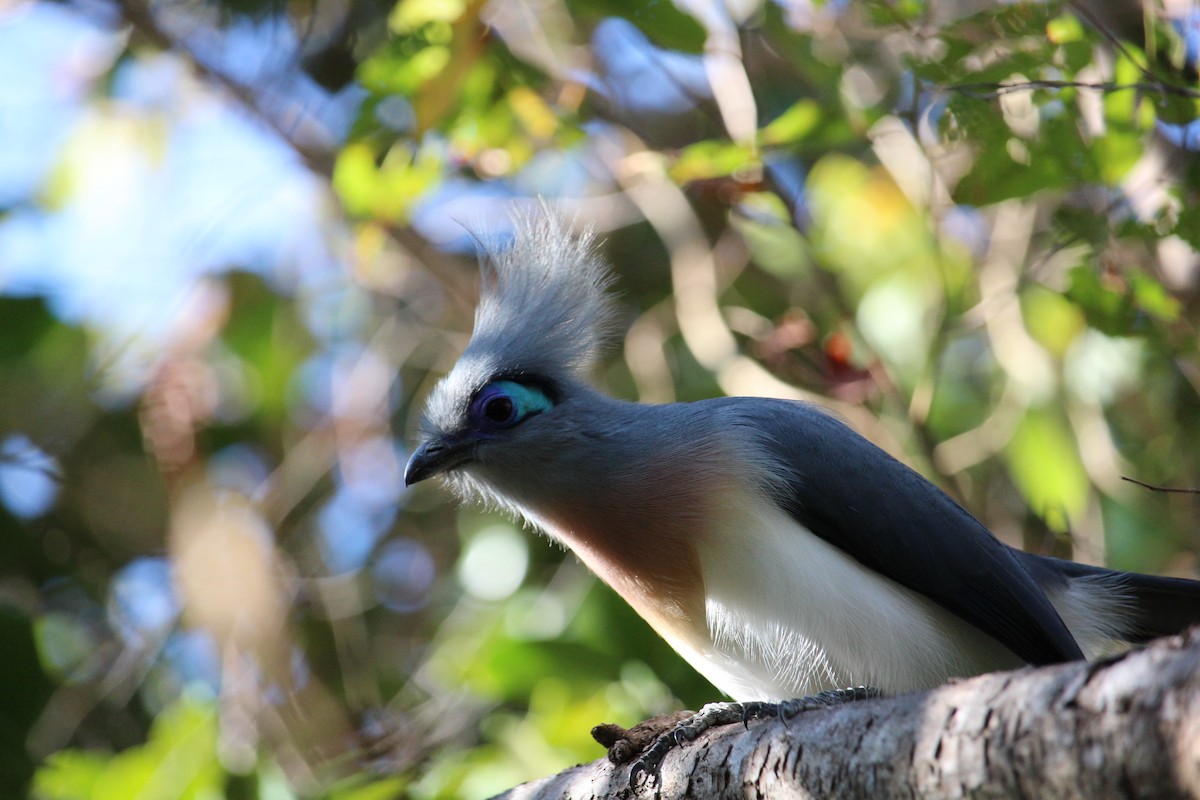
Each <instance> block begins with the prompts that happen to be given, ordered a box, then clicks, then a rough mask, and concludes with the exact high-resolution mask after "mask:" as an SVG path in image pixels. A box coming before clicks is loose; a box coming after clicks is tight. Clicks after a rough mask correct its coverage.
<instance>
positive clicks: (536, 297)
mask: <svg viewBox="0 0 1200 800" xmlns="http://www.w3.org/2000/svg"><path fill="white" fill-rule="evenodd" d="M513 231H514V235H513V240H512V243H511V245H510V246H509V247H507V248H505V249H503V250H500V251H499V252H488V253H486V254H485V255H484V258H483V261H482V272H483V282H482V286H481V290H480V300H479V307H478V309H477V310H476V312H475V331H474V333H473V334H472V336H471V344H470V345H469V346H468V347H467V350H466V352H465V353H463V360H466V361H469V360H473V359H482V360H484V361H487V362H493V363H494V370H493V371H495V372H512V373H517V374H519V373H522V372H529V373H535V374H540V375H546V376H552V377H553V376H561V377H571V378H582V377H584V376H585V374H586V373H587V371H588V370H590V369H591V368H592V367H593V366H594V365H595V363H596V361H597V360H598V359H599V357H600V356H601V354H602V353H603V351H604V349H605V347H606V346H607V345H608V344H609V342H610V340H611V339H612V337H613V335H614V334H615V333H616V332H617V323H618V320H617V316H618V315H617V311H616V305H615V303H614V301H613V298H612V296H611V295H610V294H609V292H608V288H609V286H610V285H611V283H612V276H611V274H610V272H609V270H608V267H607V266H606V265H605V263H604V261H603V259H601V257H600V255H599V254H598V253H597V252H596V241H595V235H594V234H593V233H592V231H591V230H588V231H585V232H584V233H582V234H580V235H574V234H572V233H571V231H570V230H568V226H567V225H566V224H565V223H564V221H563V220H562V219H561V218H560V217H558V216H556V215H555V214H554V213H553V212H552V211H550V209H548V208H546V207H545V206H542V207H541V208H540V209H539V210H538V211H528V212H524V213H518V214H516V215H514V218H513Z"/></svg>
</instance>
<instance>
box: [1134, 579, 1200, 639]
mask: <svg viewBox="0 0 1200 800" xmlns="http://www.w3.org/2000/svg"><path fill="white" fill-rule="evenodd" d="M1118 574H1120V575H1121V576H1122V577H1123V579H1124V582H1125V585H1126V586H1128V587H1129V588H1130V589H1131V590H1132V594H1133V602H1134V611H1133V616H1132V618H1131V622H1132V630H1131V631H1130V640H1131V641H1133V642H1135V643H1141V642H1144V641H1147V640H1148V639H1156V638H1158V637H1159V636H1171V635H1173V634H1176V633H1179V632H1180V631H1182V630H1184V629H1185V628H1188V627H1190V626H1192V625H1195V624H1197V623H1200V581H1189V580H1186V579H1184V578H1159V577H1156V576H1154V575H1140V574H1138V573H1136V572H1126V573H1118Z"/></svg>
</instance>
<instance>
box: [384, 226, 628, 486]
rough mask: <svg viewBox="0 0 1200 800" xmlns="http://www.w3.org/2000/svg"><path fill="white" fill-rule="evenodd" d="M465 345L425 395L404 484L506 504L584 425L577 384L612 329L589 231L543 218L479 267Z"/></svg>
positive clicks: (583, 389)
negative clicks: (420, 431)
mask: <svg viewBox="0 0 1200 800" xmlns="http://www.w3.org/2000/svg"><path fill="white" fill-rule="evenodd" d="M482 272H483V282H482V290H481V296H480V302H479V308H478V310H477V311H476V314H475V330H474V332H473V334H472V336H471V342H470V344H469V345H468V346H467V349H466V350H465V351H464V352H463V354H462V356H461V357H460V358H459V360H458V362H457V363H456V364H455V365H454V368H453V369H452V370H451V371H450V373H449V374H448V375H446V377H445V378H443V379H442V380H441V381H440V382H439V383H438V385H437V386H436V387H435V388H434V390H433V392H432V393H431V394H430V396H429V399H428V401H427V404H426V408H425V414H424V435H423V441H422V443H421V445H420V446H419V447H418V448H417V449H416V450H415V451H414V452H413V454H412V456H411V458H410V459H409V462H408V466H407V468H406V470H405V475H404V479H405V482H406V483H407V484H410V485H411V484H413V483H416V482H418V481H422V480H425V479H427V478H431V477H434V476H437V475H442V476H445V477H446V478H448V479H449V481H450V483H451V484H452V486H454V488H455V489H456V490H458V491H459V492H460V493H462V494H475V493H482V494H483V495H485V496H488V497H490V498H492V499H498V500H500V501H501V502H508V498H506V497H505V496H504V495H505V491H504V490H503V488H502V486H503V485H505V484H507V483H508V482H509V480H510V479H513V478H514V476H536V475H537V474H538V473H539V471H541V472H544V471H545V469H546V468H547V465H548V464H553V463H554V460H555V456H556V454H560V453H561V452H562V451H563V450H564V444H565V442H564V437H569V436H573V435H578V434H579V432H580V430H581V427H586V417H587V407H588V404H589V402H595V401H596V400H597V399H598V395H597V394H596V393H595V392H594V390H592V389H590V388H589V387H588V386H587V385H586V384H585V383H584V377H585V375H586V373H587V372H588V371H589V370H590V369H591V368H592V367H593V366H594V365H595V362H596V360H597V359H598V358H599V356H600V354H601V352H602V351H603V349H604V346H605V345H606V344H607V342H608V341H609V339H610V338H611V335H612V333H613V332H614V330H615V322H616V314H615V313H614V305H613V302H612V298H611V296H610V295H609V294H608V293H607V291H606V290H607V287H608V284H609V282H610V276H609V273H608V270H607V268H606V267H605V265H604V263H603V262H602V261H601V259H600V258H599V256H598V255H597V253H596V251H595V246H594V240H593V237H592V236H591V234H590V233H585V234H583V235H579V236H574V235H572V234H571V233H570V232H569V231H568V230H567V227H566V225H565V224H564V223H563V221H562V220H560V219H559V218H558V217H556V216H554V215H553V214H552V213H549V212H548V211H547V210H546V209H544V208H543V209H542V210H541V213H529V214H525V215H521V216H517V217H516V218H515V219H514V237H513V240H512V243H511V244H510V246H508V247H507V248H505V249H504V250H502V251H500V252H489V253H486V254H485V255H484V257H483V260H482Z"/></svg>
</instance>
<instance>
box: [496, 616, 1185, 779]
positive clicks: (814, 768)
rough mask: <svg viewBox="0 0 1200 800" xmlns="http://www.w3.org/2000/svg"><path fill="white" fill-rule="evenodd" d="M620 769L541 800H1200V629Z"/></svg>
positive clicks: (572, 772)
mask: <svg viewBox="0 0 1200 800" xmlns="http://www.w3.org/2000/svg"><path fill="white" fill-rule="evenodd" d="M628 775H629V767H628V765H626V766H621V767H616V766H614V765H612V764H610V763H609V762H608V761H607V760H606V759H600V760H598V761H595V762H593V763H591V764H585V765H581V766H578V767H575V768H573V769H569V770H567V771H565V772H562V773H560V774H558V775H555V776H553V777H549V778H545V779H543V780H540V781H535V782H533V783H528V784H524V785H522V786H518V787H516V788H514V789H512V790H510V791H508V792H506V793H504V794H503V795H500V797H501V798H506V800H529V799H530V798H570V799H575V798H579V799H580V800H582V799H583V798H601V797H605V798H609V797H622V798H632V797H655V798H684V797H687V798H746V797H770V798H821V799H822V800H825V799H826V798H873V799H874V798H881V799H886V798H914V797H920V798H930V799H931V800H936V798H963V797H971V798H1012V797H1020V798H1064V799H1067V798H1089V799H1091V798H1151V797H1153V798H1176V797H1180V798H1200V629H1197V630H1194V631H1192V632H1191V633H1189V634H1188V635H1185V636H1183V637H1172V638H1168V639H1163V640H1160V641H1158V642H1155V643H1154V644H1153V645H1152V646H1150V647H1148V648H1146V649H1143V650H1138V651H1134V652H1132V653H1128V654H1125V655H1123V656H1121V657H1118V658H1115V659H1111V660H1108V661H1101V662H1093V663H1082V662H1080V663H1073V664H1064V665H1058V666H1053V667H1043V668H1040V669H1033V668H1028V669H1024V670H1019V671H1017V672H1006V673H996V674H992V675H984V676H981V677H978V678H972V679H970V680H963V681H959V682H956V683H952V684H949V685H947V686H943V687H940V688H938V689H935V690H933V691H929V692H923V693H918V694H911V695H905V696H901V697H894V698H883V699H880V700H870V701H863V702H859V703H852V704H848V705H844V706H840V707H837V708H831V709H828V710H823V711H810V712H806V713H804V714H801V715H800V716H798V717H796V718H795V719H793V720H791V721H790V722H787V723H783V722H780V721H778V720H763V721H754V722H751V723H749V725H748V727H743V726H740V725H731V726H726V727H724V728H720V729H716V730H712V731H709V732H707V733H705V734H704V735H702V736H701V737H700V738H699V739H697V740H696V741H695V742H692V743H691V744H689V745H687V746H685V747H683V748H679V749H676V750H674V751H672V752H671V753H670V754H669V755H668V756H667V758H666V759H665V760H664V762H663V768H662V774H661V778H660V780H659V781H658V782H657V783H653V784H648V785H644V786H642V787H641V788H640V789H639V790H638V791H637V792H636V793H631V792H630V791H629V789H628V781H629V778H628Z"/></svg>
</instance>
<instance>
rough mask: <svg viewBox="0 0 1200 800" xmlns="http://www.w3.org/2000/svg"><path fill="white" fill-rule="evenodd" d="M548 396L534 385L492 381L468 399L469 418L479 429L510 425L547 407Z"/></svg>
mask: <svg viewBox="0 0 1200 800" xmlns="http://www.w3.org/2000/svg"><path fill="white" fill-rule="evenodd" d="M550 407H551V403H550V400H549V399H548V398H547V397H546V395H545V393H544V392H542V391H541V390H540V389H538V388H536V387H533V386H526V385H524V384H520V383H517V382H516V381H493V382H492V383H489V384H488V385H487V386H484V387H483V388H482V389H481V390H480V391H479V394H477V395H475V399H474V400H472V401H471V409H470V415H471V421H472V422H473V423H474V424H475V425H476V426H478V427H479V428H480V429H482V430H485V431H487V430H499V429H501V428H510V427H512V426H513V425H516V424H517V423H518V422H521V421H522V420H524V419H526V418H527V417H530V416H532V415H534V414H539V413H541V412H543V411H549V410H550Z"/></svg>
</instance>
